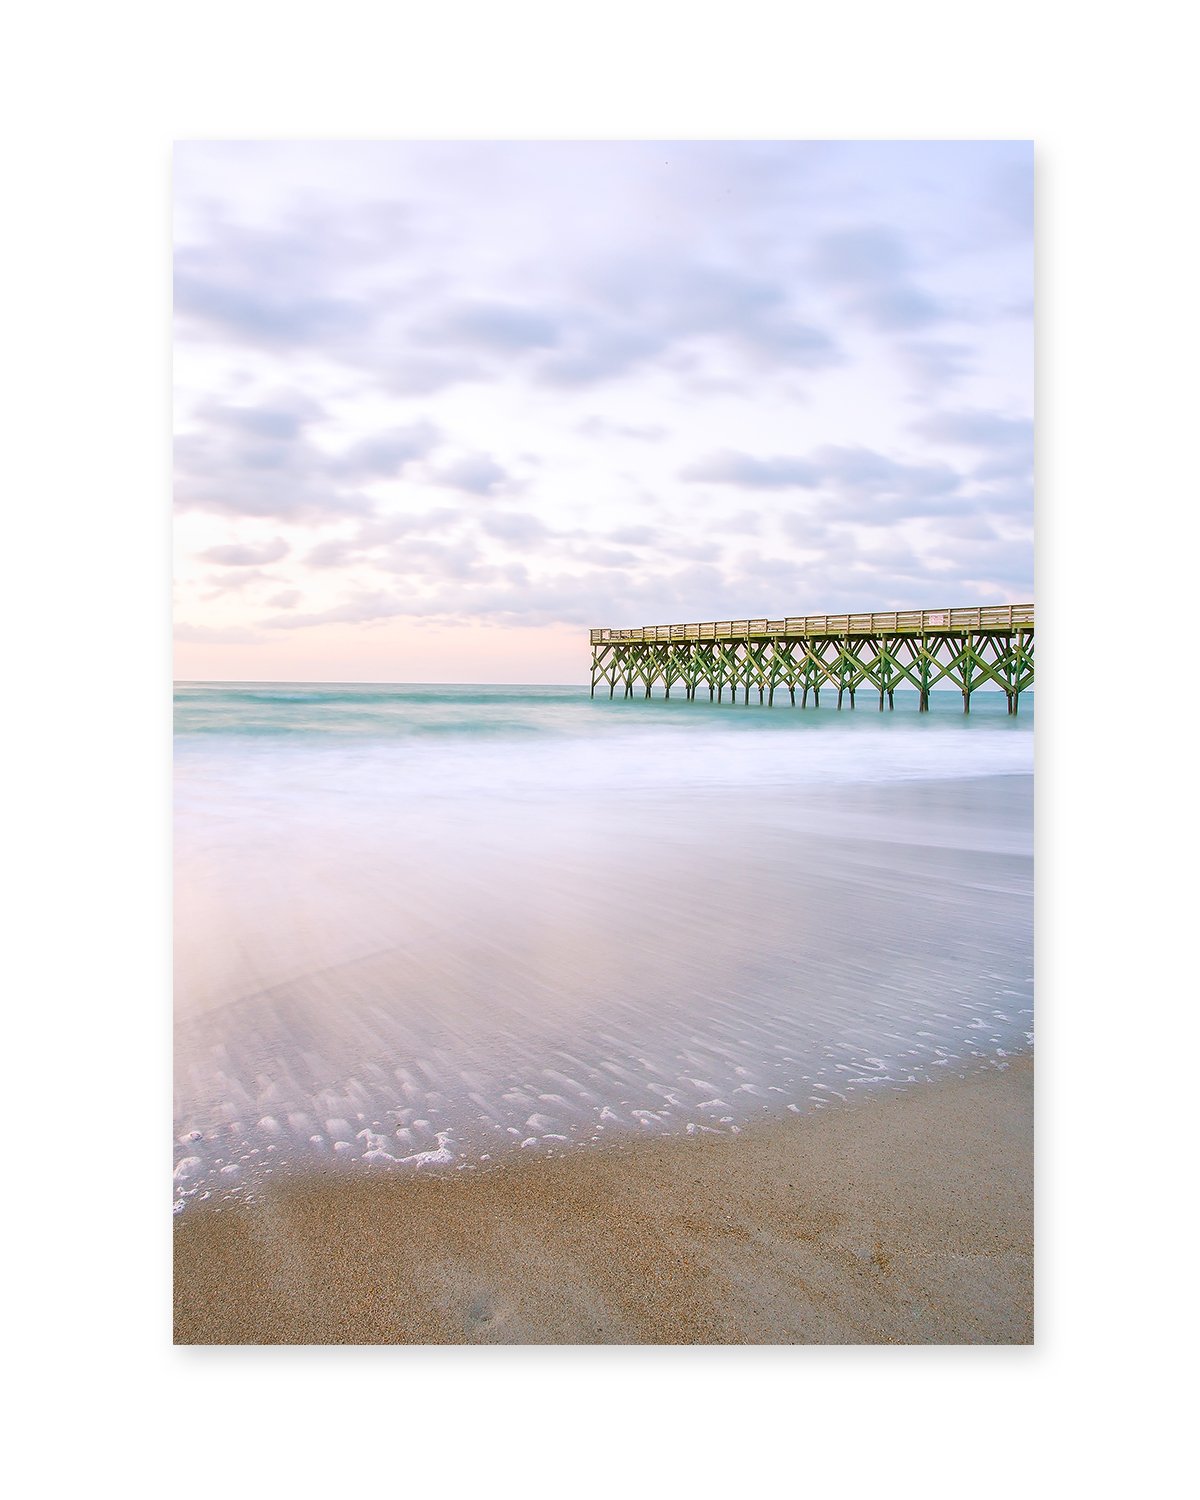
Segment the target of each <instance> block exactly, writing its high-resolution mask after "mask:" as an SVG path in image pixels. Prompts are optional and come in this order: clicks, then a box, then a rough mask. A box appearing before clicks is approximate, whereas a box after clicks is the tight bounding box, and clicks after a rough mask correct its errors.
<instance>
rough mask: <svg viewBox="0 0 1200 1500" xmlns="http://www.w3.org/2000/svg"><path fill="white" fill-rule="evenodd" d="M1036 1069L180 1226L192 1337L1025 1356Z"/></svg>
mask: <svg viewBox="0 0 1200 1500" xmlns="http://www.w3.org/2000/svg"><path fill="white" fill-rule="evenodd" d="M1033 1077H1034V1062H1033V1055H1032V1054H1026V1055H1023V1056H1018V1057H1014V1058H1012V1059H1010V1062H1009V1065H1008V1066H1007V1067H1006V1068H1004V1069H997V1068H994V1067H988V1068H982V1067H981V1068H977V1069H974V1070H972V1071H970V1072H969V1073H967V1074H965V1075H961V1076H954V1077H948V1078H945V1079H942V1080H939V1081H937V1082H933V1083H921V1084H917V1085H914V1086H911V1087H909V1088H907V1089H903V1090H901V1091H900V1092H897V1093H889V1094H887V1095H880V1096H870V1095H868V1096H858V1097H855V1098H852V1099H851V1100H849V1101H847V1102H846V1103H844V1104H842V1105H840V1106H837V1107H831V1108H829V1109H826V1110H823V1111H820V1112H819V1113H816V1114H806V1115H803V1116H794V1117H792V1116H789V1117H785V1118H781V1119H777V1120H772V1121H763V1122H759V1123H756V1124H754V1125H752V1126H749V1127H747V1128H746V1129H744V1130H743V1131H741V1132H740V1133H739V1134H738V1135H736V1136H719V1137H718V1136H699V1137H696V1136H686V1135H671V1136H662V1137H655V1138H653V1139H638V1138H634V1139H631V1140H629V1141H627V1142H625V1143H622V1144H621V1145H614V1146H612V1147H605V1148H603V1149H598V1150H588V1151H580V1152H570V1153H567V1154H565V1155H563V1156H556V1157H553V1158H540V1159H538V1160H536V1161H519V1160H518V1161H511V1162H508V1163H504V1164H502V1165H498V1166H497V1167H495V1168H494V1169H492V1170H489V1171H487V1172H476V1173H449V1174H444V1175H432V1174H430V1175H419V1176H416V1177H413V1178H403V1179H401V1178H381V1179H375V1180H363V1179H344V1178H340V1177H331V1176H329V1175H313V1176H310V1177H295V1178H290V1179H287V1180H283V1181H280V1182H278V1183H275V1184H273V1185H272V1186H271V1187H270V1189H269V1190H267V1192H266V1193H265V1194H264V1195H263V1196H262V1197H261V1198H260V1200H259V1201H258V1202H256V1203H255V1204H253V1205H238V1206H237V1207H231V1206H229V1205H226V1206H225V1208H224V1211H222V1212H217V1211H216V1210H215V1209H212V1208H209V1209H204V1208H201V1207H199V1206H198V1207H197V1208H196V1209H194V1210H192V1211H191V1212H189V1213H188V1214H186V1215H184V1216H183V1217H182V1218H181V1219H180V1220H179V1221H178V1222H177V1223H176V1224H175V1226H174V1246H175V1294H174V1302H175V1318H174V1341H175V1343H177V1344H309V1343H314V1344H351V1345H359V1344H405V1343H412V1344H455V1343H493V1344H495V1343H498V1344H530V1343H532V1344H576V1343H589V1344H590V1343H601V1344H643V1343H645V1344H692V1343H698V1344H706V1343H712V1344H761V1343H766V1344H793V1343H795V1344H807V1343H816V1344H846V1343H849V1344H876V1343H903V1344H946V1343H949V1344H958V1343H993V1344H995V1343H999V1344H1009V1343H1016V1344H1024V1343H1031V1342H1032V1339H1033Z"/></svg>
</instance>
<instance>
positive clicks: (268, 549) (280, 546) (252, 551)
mask: <svg viewBox="0 0 1200 1500" xmlns="http://www.w3.org/2000/svg"><path fill="white" fill-rule="evenodd" d="M288 551H289V548H288V544H287V543H286V542H285V541H284V540H283V538H282V537H276V538H275V540H274V541H273V542H259V543H257V544H250V545H245V544H241V545H239V544H238V543H236V542H233V543H230V544H229V545H228V546H224V547H209V548H208V549H207V551H204V552H200V553H198V554H197V556H198V557H199V558H200V559H201V561H202V562H210V563H218V564H219V565H220V566H221V567H225V568H243V567H260V566H261V565H262V564H263V563H273V562H278V561H279V559H280V558H281V557H286V556H287V555H288Z"/></svg>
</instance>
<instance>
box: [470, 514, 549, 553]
mask: <svg viewBox="0 0 1200 1500" xmlns="http://www.w3.org/2000/svg"><path fill="white" fill-rule="evenodd" d="M479 524H480V525H481V526H482V527H483V529H484V531H486V532H487V534H488V535H489V536H492V537H496V538H497V539H498V540H500V541H504V542H510V543H514V544H516V545H518V546H528V545H529V544H530V543H531V542H540V541H543V540H544V539H545V538H546V537H548V536H550V535H552V533H551V531H550V528H549V527H548V526H547V525H546V523H545V522H544V521H542V520H539V518H538V517H537V516H535V515H530V514H529V513H528V512H525V511H515V510H508V511H489V512H488V513H487V514H486V515H485V516H483V517H482V518H481V519H480V522H479Z"/></svg>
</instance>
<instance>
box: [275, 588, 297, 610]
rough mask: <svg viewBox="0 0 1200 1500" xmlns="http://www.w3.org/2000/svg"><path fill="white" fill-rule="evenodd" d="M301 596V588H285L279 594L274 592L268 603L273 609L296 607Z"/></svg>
mask: <svg viewBox="0 0 1200 1500" xmlns="http://www.w3.org/2000/svg"><path fill="white" fill-rule="evenodd" d="M301 598H302V595H301V593H300V590H299V589H283V590H282V591H281V592H280V593H278V594H272V595H271V597H270V598H269V599H268V600H267V603H268V604H269V605H270V607H271V608H272V609H295V607H296V605H297V604H299V603H300V600H301Z"/></svg>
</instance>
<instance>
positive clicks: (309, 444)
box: [175, 392, 441, 521]
mask: <svg viewBox="0 0 1200 1500" xmlns="http://www.w3.org/2000/svg"><path fill="white" fill-rule="evenodd" d="M327 421H328V417H327V413H326V412H325V410H324V408H323V407H322V406H320V405H319V404H318V403H317V402H315V401H313V400H311V399H310V398H308V397H307V396H305V395H303V394H302V393H297V392H285V393H275V394H274V395H267V396H263V397H260V398H259V400H258V401H257V402H255V403H254V404H252V405H232V404H230V403H228V402H223V401H217V400H210V401H207V402H205V403H203V404H202V405H201V406H200V407H199V408H198V410H197V411H196V414H195V417H194V423H195V430H193V431H191V432H186V433H184V434H183V435H181V436H180V437H178V438H177V439H176V442H175V462H176V504H177V505H178V506H179V507H180V509H182V510H204V511H210V512H223V513H226V514H230V515H242V516H260V517H264V518H266V517H271V518H274V519H278V520H287V521H297V520H318V521H320V520H326V519H334V520H336V519H338V518H341V517H346V516H353V515H365V514H367V513H369V512H370V511H371V510H372V508H373V501H372V500H371V498H370V497H369V496H368V495H367V494H365V493H364V492H363V489H362V486H366V485H370V484H373V483H376V482H379V481H383V480H391V479H396V478H398V477H400V476H401V475H403V474H405V473H406V472H407V471H408V469H409V467H410V466H411V465H412V464H413V463H414V462H415V461H417V460H418V459H422V458H424V457H426V456H427V455H428V454H429V453H430V452H431V451H432V450H433V449H435V448H436V446H437V445H438V443H439V442H440V441H441V433H440V432H439V430H438V428H436V427H435V426H434V425H433V424H432V423H430V422H427V421H418V422H414V423H412V424H409V425H406V426H390V427H385V428H382V429H381V430H380V431H378V432H376V433H373V434H371V435H370V436H369V437H366V438H361V439H358V440H356V441H355V442H353V443H351V444H350V445H349V446H347V447H346V448H344V449H343V450H342V451H341V452H332V451H330V450H329V449H328V448H326V447H324V446H322V445H321V444H319V443H318V442H316V441H315V440H314V437H313V433H312V429H314V428H316V427H319V426H321V425H323V424H325V423H326V422H327Z"/></svg>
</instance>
